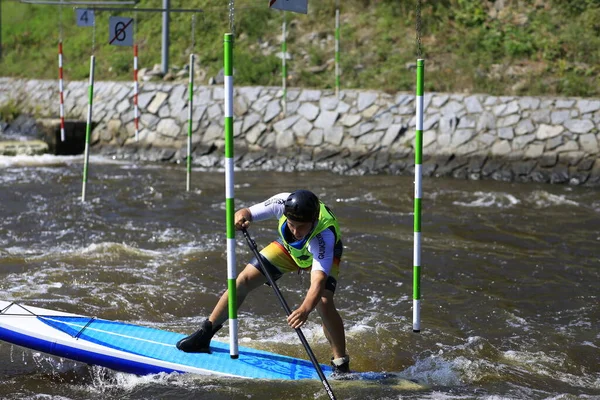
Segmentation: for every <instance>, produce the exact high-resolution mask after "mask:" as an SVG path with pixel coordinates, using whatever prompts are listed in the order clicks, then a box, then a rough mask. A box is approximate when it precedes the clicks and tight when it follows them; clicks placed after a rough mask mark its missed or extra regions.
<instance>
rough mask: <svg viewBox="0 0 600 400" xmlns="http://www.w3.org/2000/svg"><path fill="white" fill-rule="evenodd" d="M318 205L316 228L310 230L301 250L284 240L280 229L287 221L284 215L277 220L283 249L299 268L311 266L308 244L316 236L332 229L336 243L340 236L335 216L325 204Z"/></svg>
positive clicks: (311, 259)
mask: <svg viewBox="0 0 600 400" xmlns="http://www.w3.org/2000/svg"><path fill="white" fill-rule="evenodd" d="M319 204H320V205H321V208H320V210H319V220H318V222H317V226H316V227H315V228H314V229H313V230H312V232H311V234H310V236H309V237H308V239H307V240H305V241H304V246H302V248H301V249H297V248H295V247H292V246H290V245H289V243H288V242H287V241H286V240H285V237H284V236H283V232H282V229H281V228H282V227H283V224H284V223H285V222H286V221H287V218H286V216H285V215H282V216H281V218H279V227H278V229H277V230H278V231H279V236H281V239H282V241H283V245H284V246H285V249H286V250H287V251H288V252H289V253H290V255H291V256H292V258H293V259H294V261H295V262H296V264H298V266H299V267H300V268H310V267H311V266H312V261H313V256H312V254H311V253H310V252H309V251H308V243H309V242H310V241H311V240H312V239H313V238H314V237H315V236H316V235H318V234H319V233H321V232H323V231H324V230H325V229H329V228H330V227H333V229H334V231H335V242H336V243H337V242H339V241H340V239H341V236H342V235H341V232H340V227H339V225H338V222H337V219H336V218H335V215H333V213H332V212H331V210H330V209H329V207H327V206H325V204H323V203H321V202H319Z"/></svg>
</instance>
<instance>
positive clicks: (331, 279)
mask: <svg viewBox="0 0 600 400" xmlns="http://www.w3.org/2000/svg"><path fill="white" fill-rule="evenodd" d="M271 218H276V219H278V220H279V225H278V228H277V231H278V233H279V237H278V238H277V240H275V241H273V242H271V243H270V244H269V245H267V246H266V247H265V248H264V249H262V251H261V252H260V256H261V258H262V261H263V264H264V266H265V267H266V268H267V269H268V270H269V273H270V274H271V276H272V277H273V279H274V280H277V279H279V278H281V276H282V275H283V274H284V273H286V272H293V271H300V270H301V269H309V270H310V271H311V278H310V288H309V289H308V292H307V293H306V297H305V298H304V301H303V302H302V304H301V305H300V306H299V307H298V308H297V309H296V310H294V311H292V313H291V314H290V315H289V317H288V318H287V322H288V324H289V326H290V327H292V328H294V329H296V328H300V327H301V326H302V325H304V323H305V322H306V320H307V319H308V316H309V314H310V313H311V312H312V311H313V310H314V309H315V308H316V309H317V312H318V313H319V315H320V316H321V320H322V323H323V332H324V333H325V337H327V340H328V341H329V344H330V345H331V350H332V352H333V357H332V359H331V364H332V366H333V369H334V373H337V374H342V373H347V372H350V357H348V355H347V354H346V335H345V333H344V323H343V321H342V318H341V317H340V314H339V313H338V311H337V309H336V308H335V304H334V302H333V295H334V293H335V288H336V285H337V277H338V274H339V266H340V260H341V257H342V251H343V245H342V241H341V232H340V228H339V226H338V222H337V219H336V217H335V215H334V214H333V212H332V211H331V210H330V209H329V207H327V206H326V205H325V204H323V203H322V202H321V201H319V199H318V198H317V196H316V195H315V194H314V193H312V192H310V191H308V190H296V191H295V192H292V193H279V194H276V195H275V196H273V197H271V198H270V199H268V200H266V201H264V202H262V203H259V204H255V205H253V206H251V207H249V208H242V209H240V210H238V211H237V212H236V213H235V218H234V222H235V228H236V229H237V230H241V229H243V228H247V227H248V226H249V225H250V222H254V221H263V220H266V219H271ZM266 282H267V279H266V278H265V276H264V275H263V273H262V271H261V268H260V263H259V261H258V260H257V259H256V258H253V259H252V260H251V261H250V263H249V264H248V265H246V268H244V270H243V271H242V272H241V273H240V274H239V275H238V277H237V280H236V286H237V298H238V307H239V306H241V304H242V303H243V302H244V299H245V298H246V295H247V294H248V293H250V292H251V291H252V290H254V289H256V288H258V287H259V286H260V285H262V284H264V283H266ZM227 311H228V293H227V291H225V293H224V294H223V295H222V296H221V299H220V300H219V301H218V303H217V305H216V306H215V308H214V310H213V312H212V313H211V315H210V317H209V318H208V319H207V320H205V321H204V322H203V323H202V326H201V327H200V329H198V330H197V331H196V332H194V333H193V334H191V335H190V336H187V337H185V338H183V339H181V340H180V341H179V342H177V348H178V349H179V350H181V351H184V352H187V353H208V352H210V341H211V339H212V337H213V336H214V334H215V333H216V332H217V331H218V330H219V329H221V327H222V326H223V323H224V322H225V321H226V320H227Z"/></svg>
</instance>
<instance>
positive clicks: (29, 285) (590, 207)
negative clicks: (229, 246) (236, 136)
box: [0, 156, 600, 400]
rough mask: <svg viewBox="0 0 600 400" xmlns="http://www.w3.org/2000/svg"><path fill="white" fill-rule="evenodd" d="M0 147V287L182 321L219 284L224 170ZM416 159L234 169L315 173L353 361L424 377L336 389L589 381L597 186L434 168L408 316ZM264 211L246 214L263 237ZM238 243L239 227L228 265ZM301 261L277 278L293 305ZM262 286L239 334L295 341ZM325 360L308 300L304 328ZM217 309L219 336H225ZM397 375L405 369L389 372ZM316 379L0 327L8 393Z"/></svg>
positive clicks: (599, 243) (164, 389)
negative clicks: (338, 258) (145, 358)
mask: <svg viewBox="0 0 600 400" xmlns="http://www.w3.org/2000/svg"><path fill="white" fill-rule="evenodd" d="M81 176H82V158H81V157H55V156H39V157H2V158H0V299H2V300H9V301H19V302H22V303H24V304H28V305H34V306H39V307H45V308H51V309H57V310H62V311H66V312H73V313H79V314H85V315H93V316H97V317H99V318H106V319H115V320H120V321H125V322H130V323H135V324H142V325H147V326H152V327H156V328H160V329H168V330H173V331H177V332H181V333H188V332H191V331H193V330H194V329H196V327H197V326H198V324H199V322H200V321H201V320H202V319H203V318H205V317H206V316H207V315H208V314H209V312H210V311H211V310H212V307H213V306H214V304H215V302H216V300H217V298H218V296H219V295H220V293H222V291H223V290H224V289H225V285H226V252H225V237H226V235H225V227H224V216H225V211H224V210H225V202H224V197H225V183H224V173H223V171H201V170H194V171H193V177H192V191H190V192H186V191H185V170H184V167H183V166H182V165H171V164H142V163H135V162H119V161H115V160H110V159H103V158H98V157H92V159H91V166H90V175H89V182H88V195H87V196H88V201H87V202H86V203H82V202H81V200H80V194H81ZM412 181H413V180H412V179H411V178H410V177H399V176H384V175H377V176H341V175H336V174H332V173H329V172H302V173H300V172H298V173H291V172H290V173H281V172H260V171H237V172H236V174H235V182H236V189H235V197H236V208H239V207H242V206H249V205H251V204H253V203H255V202H259V201H262V200H264V199H266V198H268V197H269V196H271V195H272V194H274V193H276V192H279V191H290V190H293V189H295V188H308V189H311V190H313V191H314V192H315V193H317V194H318V195H319V196H320V197H321V198H322V200H324V201H325V202H326V203H327V204H329V205H330V206H331V208H332V209H333V211H334V212H335V213H336V215H337V216H338V218H339V219H340V223H341V228H342V232H343V236H344V243H345V245H346V248H345V252H344V259H343V262H342V270H341V276H340V280H339V285H338V289H337V293H336V304H337V305H338V308H339V310H340V313H341V315H342V317H343V318H344V321H345V325H346V330H347V341H348V352H349V354H350V356H351V357H352V364H351V366H352V369H354V370H356V371H376V372H383V371H385V372H390V373H394V374H395V376H397V377H398V378H404V379H411V380H415V381H417V382H419V383H420V384H422V388H421V389H418V390H415V389H410V388H407V387H404V386H402V385H399V384H394V383H393V381H392V383H389V382H381V383H366V382H354V383H343V382H333V383H332V386H333V388H334V391H335V392H336V395H337V397H338V398H339V399H417V398H418V399H494V400H496V399H592V398H595V399H598V398H600V305H599V295H600V290H599V287H600V190H598V188H596V189H594V188H582V187H572V186H559V185H540V184H516V183H512V184H511V183H501V182H495V181H460V180H450V179H440V178H436V179H426V180H425V181H424V189H423V191H424V195H423V198H424V199H423V224H422V231H423V250H422V262H421V263H422V284H421V290H422V308H421V313H422V321H421V333H418V334H417V333H413V332H412V264H413V260H412V255H413V250H412V238H413V214H412V209H413V190H414V189H413V183H412ZM275 227H276V221H265V222H261V223H257V224H254V225H252V226H251V229H250V233H251V234H252V235H253V236H254V239H255V240H256V242H257V243H258V244H259V245H265V244H267V243H268V242H269V241H270V240H271V239H272V238H273V237H274V236H273V235H274V232H275ZM249 258H250V251H249V249H248V248H247V246H246V244H245V241H244V240H243V237H242V235H241V234H238V236H237V259H238V270H241V268H242V267H243V265H245V263H246V261H247V260H248V259H249ZM308 284H309V277H308V275H307V274H301V275H296V274H293V275H291V276H285V277H283V278H282V279H281V280H280V288H281V290H282V292H283V295H284V296H285V297H286V299H287V301H288V303H290V305H291V306H292V308H293V307H294V306H295V305H298V304H299V302H300V301H301V300H302V299H303V295H304V293H305V290H306V288H307V287H308ZM284 318H285V317H284V312H283V310H282V309H281V307H280V306H279V303H278V302H277V299H276V297H275V295H274V294H273V293H272V291H271V289H269V288H268V287H264V288H260V289H258V290H257V291H256V292H255V293H253V294H252V295H251V296H250V297H249V298H248V299H247V301H246V303H245V304H244V306H243V307H242V309H241V310H240V314H239V319H240V344H241V345H243V346H249V347H256V348H260V349H266V350H269V351H273V352H278V353H281V354H285V355H290V356H295V357H302V358H306V353H305V352H304V349H303V347H302V346H301V345H300V343H299V341H298V338H297V336H296V334H295V332H294V331H293V330H291V329H290V328H288V327H287V325H286V324H285V322H284ZM304 332H305V335H306V336H307V338H308V341H309V342H310V344H311V346H312V349H313V350H314V352H315V354H316V355H317V357H318V358H319V360H320V361H321V362H323V363H327V362H328V360H329V357H330V353H329V346H328V344H327V342H326V339H325V338H324V336H323V334H322V331H321V328H320V322H319V318H318V316H317V315H316V313H314V314H313V315H311V317H310V319H309V323H308V324H307V326H306V328H305V329H304ZM227 334H228V333H227V329H223V331H221V332H220V334H219V335H218V337H217V340H221V341H227V340H228V338H227ZM398 381H399V380H398ZM292 397H293V398H301V399H326V398H327V396H326V394H325V392H324V390H323V388H322V386H321V384H320V383H319V382H311V381H308V382H307V381H298V382H283V381H261V382H257V381H252V380H243V379H227V378H218V377H202V376H193V375H180V374H171V375H165V374H160V375H151V376H145V377H138V376H134V375H128V374H123V373H116V372H114V371H110V370H106V369H103V368H100V367H93V366H88V365H84V364H80V363H76V362H72V361H69V360H65V359H60V358H57V357H51V356H47V355H45V354H40V353H37V352H33V351H30V350H27V349H23V348H20V347H17V346H13V345H10V344H7V343H0V398H7V399H106V398H124V399H147V398H161V399H171V398H172V399H175V398H177V399H264V398H273V399H282V398H292Z"/></svg>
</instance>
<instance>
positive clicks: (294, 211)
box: [283, 190, 321, 222]
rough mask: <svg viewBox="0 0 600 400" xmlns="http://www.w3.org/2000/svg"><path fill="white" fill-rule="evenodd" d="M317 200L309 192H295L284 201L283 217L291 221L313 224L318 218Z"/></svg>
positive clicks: (318, 206)
mask: <svg viewBox="0 0 600 400" xmlns="http://www.w3.org/2000/svg"><path fill="white" fill-rule="evenodd" d="M320 208H321V205H320V204H319V198H318V197H317V196H316V195H315V194H314V193H313V192H311V191H309V190H296V191H295V192H292V193H291V194H290V195H289V196H288V198H287V200H286V201H285V210H284V211H283V215H285V216H286V217H287V218H288V219H291V220H292V221H298V222H313V221H314V220H316V219H317V218H318V217H319V211H320Z"/></svg>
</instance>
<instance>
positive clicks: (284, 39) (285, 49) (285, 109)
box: [281, 11, 287, 115]
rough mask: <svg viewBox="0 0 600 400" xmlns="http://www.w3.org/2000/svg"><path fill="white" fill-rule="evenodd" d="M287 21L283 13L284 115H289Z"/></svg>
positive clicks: (282, 81)
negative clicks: (286, 57) (286, 56)
mask: <svg viewBox="0 0 600 400" xmlns="http://www.w3.org/2000/svg"><path fill="white" fill-rule="evenodd" d="M286 30H287V21H286V14H285V11H283V26H282V28H281V32H282V33H281V88H282V90H283V94H282V100H281V102H282V105H283V115H286V114H287V64H286V59H285V55H286V54H287V41H286V40H287V39H286V37H287V35H286Z"/></svg>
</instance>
